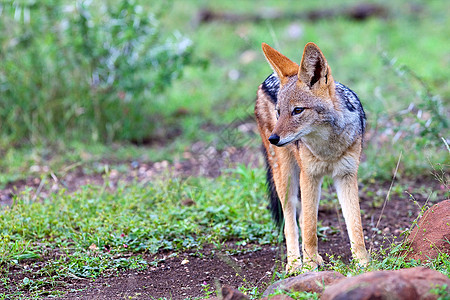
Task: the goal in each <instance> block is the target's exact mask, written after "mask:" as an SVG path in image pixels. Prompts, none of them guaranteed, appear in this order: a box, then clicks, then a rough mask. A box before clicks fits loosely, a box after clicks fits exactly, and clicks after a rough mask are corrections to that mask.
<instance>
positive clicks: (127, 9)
mask: <svg viewBox="0 0 450 300" xmlns="http://www.w3.org/2000/svg"><path fill="white" fill-rule="evenodd" d="M160 10H161V12H160V13H163V12H164V10H162V8H161V9H160ZM0 27H1V28H2V30H1V32H0V60H1V62H2V63H1V64H0V90H1V93H2V105H1V106H0V119H1V120H2V122H1V123H0V126H1V127H0V132H1V136H2V140H3V142H4V143H5V144H6V143H14V144H22V143H24V142H32V143H33V144H35V143H42V142H48V141H54V140H56V139H60V138H75V139H81V140H84V141H102V142H111V141H113V140H118V139H126V140H139V139H143V137H144V136H147V135H148V134H149V133H150V132H151V130H152V129H153V126H154V123H155V120H154V119H153V118H154V114H155V113H156V112H154V111H152V109H151V106H152V105H151V103H152V101H155V99H156V98H157V97H158V95H160V94H161V93H162V92H163V91H164V89H165V88H166V87H167V86H169V85H170V83H171V82H172V81H173V80H174V79H177V78H178V77H180V75H181V72H182V69H183V67H184V66H185V65H187V64H189V63H190V62H191V42H190V40H189V39H187V38H185V37H183V36H181V35H180V34H178V33H173V34H169V35H167V34H166V33H165V32H164V31H163V29H162V28H161V26H159V24H158V20H157V19H156V17H155V14H154V13H148V12H147V11H146V9H144V8H143V7H142V6H140V5H138V4H137V3H136V2H135V1H126V0H118V1H114V3H111V2H107V3H104V2H101V3H95V2H93V1H81V0H80V1H73V2H72V1H62V0H48V1H28V2H22V3H18V2H16V1H6V2H3V4H0Z"/></svg>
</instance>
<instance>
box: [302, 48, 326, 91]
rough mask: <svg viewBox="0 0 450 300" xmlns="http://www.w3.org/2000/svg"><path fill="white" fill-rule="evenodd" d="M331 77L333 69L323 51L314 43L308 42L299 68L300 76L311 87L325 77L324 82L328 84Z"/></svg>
mask: <svg viewBox="0 0 450 300" xmlns="http://www.w3.org/2000/svg"><path fill="white" fill-rule="evenodd" d="M330 77H331V69H330V67H329V66H328V63H327V60H326V59H325V56H323V53H322V51H320V49H319V47H317V45H316V44H314V43H308V44H306V46H305V50H304V51H303V57H302V62H301V63H300V68H299V70H298V78H299V79H300V80H301V81H303V82H304V83H305V84H307V85H308V86H309V87H313V85H314V84H316V83H317V82H319V81H320V80H321V79H324V80H323V82H324V83H325V84H328V82H329V80H330V79H331V78H330Z"/></svg>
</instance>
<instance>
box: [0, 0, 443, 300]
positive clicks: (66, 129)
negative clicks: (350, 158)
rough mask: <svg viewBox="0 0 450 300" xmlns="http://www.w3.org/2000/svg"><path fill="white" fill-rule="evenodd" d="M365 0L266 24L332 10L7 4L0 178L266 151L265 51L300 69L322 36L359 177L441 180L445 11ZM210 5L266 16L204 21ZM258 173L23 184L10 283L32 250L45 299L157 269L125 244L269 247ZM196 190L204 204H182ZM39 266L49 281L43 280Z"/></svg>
mask: <svg viewBox="0 0 450 300" xmlns="http://www.w3.org/2000/svg"><path fill="white" fill-rule="evenodd" d="M371 2H372V3H376V4H379V5H381V6H382V7H384V8H385V9H386V13H385V14H383V15H382V16H375V17H372V18H368V19H366V20H364V21H357V20H353V19H349V18H347V17H345V16H344V15H340V14H337V16H335V17H333V18H325V19H318V20H307V19H302V18H288V17H286V18H279V19H271V18H270V14H269V13H270V12H274V11H275V12H279V13H281V14H285V15H289V12H292V11H298V12H309V11H312V10H322V9H324V7H323V4H322V3H321V2H317V1H285V2H283V3H279V2H278V1H272V0H267V1H258V6H257V7H255V2H254V1H239V5H236V3H235V2H234V1H214V2H213V1H168V2H157V3H156V2H155V1H150V2H145V1H125V0H110V1H102V2H95V1H82V0H79V1H64V0H45V1H3V2H2V3H1V4H0V28H1V30H0V98H1V99H0V101H1V105H0V155H1V156H2V159H1V160H0V187H1V188H5V187H6V186H9V185H10V184H12V183H14V182H17V180H20V179H27V178H40V179H45V178H50V176H52V174H56V175H57V176H60V175H61V176H63V174H67V172H68V171H70V170H72V169H74V168H81V169H82V170H83V172H87V173H100V174H103V175H105V178H106V177H108V175H109V173H108V172H109V171H110V170H111V169H117V170H120V162H123V161H139V162H148V163H151V162H157V161H161V160H167V161H169V162H178V161H180V160H182V159H183V157H185V154H186V153H187V152H188V153H190V152H194V154H199V153H195V152H201V151H206V150H204V149H207V148H208V147H213V148H215V149H218V150H221V149H226V148H230V147H234V148H237V149H246V150H247V151H257V150H258V149H259V145H260V141H259V137H258V136H257V134H255V133H254V132H252V131H251V130H250V133H248V132H246V131H245V132H244V133H243V131H242V130H240V129H239V126H240V125H243V124H244V125H245V124H249V123H252V122H253V105H254V98H255V91H256V88H257V86H258V85H259V84H260V83H261V82H262V81H263V80H264V79H265V78H266V77H267V76H268V75H269V74H270V72H271V70H270V68H269V66H268V65H267V63H266V62H265V60H264V57H263V55H262V53H261V51H260V46H261V43H262V42H266V43H268V44H270V45H272V46H274V47H275V48H277V49H279V50H280V51H281V52H283V53H284V54H285V55H287V56H288V57H290V58H292V59H293V60H295V61H299V60H300V58H301V51H302V49H303V46H304V45H305V44H306V42H308V41H314V42H316V43H317V44H318V45H319V46H320V48H321V49H322V51H323V52H324V54H325V56H326V57H327V59H328V61H329V63H330V65H331V67H332V70H333V75H334V77H335V79H337V80H338V81H340V82H342V83H344V84H346V85H348V86H350V87H351V88H352V89H353V90H354V91H356V92H357V94H358V95H359V97H360V99H361V101H362V103H363V105H364V108H365V110H366V113H367V116H368V124H369V128H368V134H367V137H366V138H367V142H366V144H365V147H366V149H365V157H364V158H363V163H362V165H361V168H360V178H361V180H362V182H363V183H373V182H375V181H377V182H383V181H384V180H388V179H390V178H391V177H392V174H393V170H394V169H395V167H396V164H397V161H398V160H399V157H400V155H401V159H400V165H399V169H398V173H397V176H398V177H400V178H406V177H408V178H412V179H420V178H422V177H425V176H430V174H431V173H432V172H433V170H438V173H439V174H441V175H442V174H444V175H443V176H441V177H442V178H444V179H445V178H447V177H446V176H447V175H446V174H448V166H449V164H450V159H449V152H448V150H447V147H448V143H449V140H448V139H449V129H448V128H449V121H448V120H449V115H450V114H449V103H450V88H449V84H448V81H449V78H450V68H449V67H448V66H449V63H450V44H449V43H448V39H449V37H450V18H448V11H449V8H450V7H449V4H448V3H447V2H446V1H443V0H431V1H426V2H425V1H422V2H421V1H416V2H408V3H405V2H404V1H371ZM354 4H355V2H354V1H348V0H347V1H341V2H339V4H337V3H332V4H329V6H328V7H327V9H330V10H331V11H341V10H342V9H345V8H346V7H351V6H352V5H354ZM203 8H208V9H210V10H212V11H217V12H230V13H233V14H237V15H247V16H248V15H252V14H254V15H258V16H263V18H262V19H260V20H259V21H257V22H256V21H246V20H244V21H239V22H227V21H223V20H213V21H211V22H205V23H203V22H200V19H199V11H200V10H201V9H203ZM264 16H266V17H264ZM267 16H268V17H267ZM193 145H197V146H196V147H193ZM198 145H201V147H200V148H199V147H198ZM198 149H200V150H198ZM205 153H206V152H205ZM105 161H107V163H104V162H105ZM115 162H119V163H115ZM263 174H264V171H263V169H262V167H259V168H256V169H250V168H247V167H244V166H241V167H240V168H238V169H237V170H234V171H233V170H231V171H230V170H229V171H228V172H226V173H225V174H224V175H222V177H219V178H218V179H216V180H212V179H209V178H203V177H199V178H191V179H189V180H188V181H182V182H180V181H179V179H177V178H174V179H172V181H169V182H167V181H165V180H159V181H156V182H152V183H151V184H140V183H131V184H129V185H127V186H120V187H118V188H117V189H116V190H114V191H111V190H110V189H108V187H109V186H108V183H105V185H103V186H100V187H97V186H84V187H81V188H80V189H79V190H78V191H76V192H75V193H72V194H68V193H64V192H59V193H58V194H55V195H52V196H49V197H48V198H45V199H40V200H39V201H36V197H34V196H33V195H34V190H33V189H31V188H30V189H28V190H25V191H24V192H23V193H21V194H20V195H18V196H16V197H15V198H14V201H13V205H11V206H7V207H3V208H2V210H1V214H2V222H1V223H0V266H1V272H2V276H3V277H2V280H3V284H4V286H5V287H6V286H9V285H10V284H11V281H10V279H8V276H7V275H8V271H9V270H10V268H14V267H16V266H17V265H20V262H21V261H23V260H24V259H37V260H39V259H43V258H45V259H48V258H49V257H51V259H50V261H51V263H50V264H44V265H43V266H42V265H41V264H39V266H38V265H36V266H35V267H33V268H32V269H31V271H30V276H29V277H26V278H28V280H25V279H24V281H23V282H22V287H23V288H26V289H31V290H32V291H35V292H36V294H35V295H39V293H41V292H42V290H44V291H46V292H48V290H47V288H48V287H49V286H56V285H57V281H58V280H59V279H60V278H61V277H63V276H66V275H67V274H68V273H70V274H74V275H75V276H79V277H95V276H98V275H99V274H103V272H105V270H117V269H119V268H145V267H146V264H147V262H146V261H145V260H143V259H141V258H140V256H132V257H131V258H129V257H128V258H123V257H120V255H119V256H115V255H116V254H118V253H119V254H120V253H128V252H132V253H142V252H149V253H156V252H157V251H158V250H160V249H172V250H177V251H180V250H184V249H187V248H191V247H194V246H195V247H201V246H202V245H204V244H211V243H212V244H215V245H217V246H218V247H219V246H220V245H221V243H223V242H224V241H226V240H229V239H231V238H236V237H238V238H239V239H240V240H241V241H244V242H245V241H247V242H248V241H251V242H257V243H275V242H276V241H277V234H276V232H275V231H274V230H275V229H274V228H273V227H272V225H271V224H270V222H269V217H268V214H267V212H266V211H265V207H266V204H265V201H264V186H263V184H264V175H263ZM230 182H231V184H230ZM446 188H447V189H448V185H446ZM185 198H189V199H195V201H196V205H195V206H193V207H187V208H183V209H181V210H180V207H179V203H180V199H185ZM143 199H144V200H143ZM148 207H153V210H152V211H149V210H148V209H147V208H148ZM62 215H63V216H64V218H61V216H62ZM243 216H244V217H243ZM87 220H89V222H88V221H87ZM169 228H170V230H169ZM173 228H175V230H174V229H173ZM91 245H94V246H95V249H94V250H95V251H94V252H93V250H92V249H90V248H89V247H90V246H91ZM124 245H126V247H125V246H124ZM42 249H44V250H42ZM55 251H56V252H61V253H62V254H63V255H60V256H59V255H58V256H54V253H55ZM112 257H114V259H111V258H112ZM117 257H119V258H117ZM446 270H447V271H444V272H447V274H448V265H447V269H446ZM37 273H39V274H41V277H39V278H41V279H39V280H36V279H34V280H33V279H32V275H33V274H37ZM17 293H18V294H17V295H20V294H21V292H20V291H19V292H17ZM5 297H7V296H5Z"/></svg>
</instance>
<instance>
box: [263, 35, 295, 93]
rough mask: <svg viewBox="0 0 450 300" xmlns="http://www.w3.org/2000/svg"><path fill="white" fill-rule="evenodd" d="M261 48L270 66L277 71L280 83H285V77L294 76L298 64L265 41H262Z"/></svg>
mask: <svg viewBox="0 0 450 300" xmlns="http://www.w3.org/2000/svg"><path fill="white" fill-rule="evenodd" d="M262 49H263V52H264V56H265V57H266V59H267V61H268V62H269V64H270V66H271V67H272V69H273V70H274V71H275V72H276V73H277V75H278V78H279V79H280V83H281V84H285V83H286V81H287V77H289V76H294V75H296V74H297V73H298V70H299V67H298V65H297V64H296V63H295V62H293V61H292V60H290V59H289V58H287V57H286V56H284V55H283V54H281V53H280V52H278V51H277V50H275V49H273V48H272V47H270V46H269V45H267V44H266V43H262Z"/></svg>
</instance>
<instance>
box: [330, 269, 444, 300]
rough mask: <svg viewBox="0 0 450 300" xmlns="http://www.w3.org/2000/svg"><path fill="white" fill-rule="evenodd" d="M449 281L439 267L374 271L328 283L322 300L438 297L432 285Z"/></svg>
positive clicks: (434, 286) (430, 299)
mask: <svg viewBox="0 0 450 300" xmlns="http://www.w3.org/2000/svg"><path fill="white" fill-rule="evenodd" d="M443 284H447V290H448V291H450V279H449V278H448V277H447V276H445V275H443V274H441V273H439V272H438V271H434V270H430V269H426V268H423V267H417V268H411V269H403V270H396V271H375V272H369V273H365V274H362V275H358V276H355V277H351V278H346V279H344V280H341V281H340V282H339V283H337V284H334V285H331V286H329V287H327V288H326V289H325V291H324V293H323V294H322V297H321V299H322V300H338V299H361V300H364V299H398V300H402V299H405V300H406V299H424V300H425V299H426V300H432V299H437V298H438V295H435V294H432V293H430V290H431V289H434V288H436V287H437V286H441V285H443Z"/></svg>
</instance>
